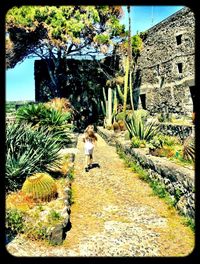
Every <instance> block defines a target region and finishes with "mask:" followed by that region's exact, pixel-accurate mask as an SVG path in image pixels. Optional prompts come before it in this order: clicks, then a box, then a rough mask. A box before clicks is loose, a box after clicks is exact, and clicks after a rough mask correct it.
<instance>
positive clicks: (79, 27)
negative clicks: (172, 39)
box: [5, 6, 195, 245]
mask: <svg viewBox="0 0 200 264" xmlns="http://www.w3.org/2000/svg"><path fill="white" fill-rule="evenodd" d="M129 9H130V8H129ZM129 9H128V10H129ZM108 11H109V13H108ZM129 11H130V10H129ZM129 11H128V13H129ZM47 13H48V15H47ZM108 14H109V15H108ZM121 15H122V9H121V8H120V7H119V6H116V7H106V6H102V7H101V6H97V7H84V6H82V7H81V6H79V7H76V8H75V9H74V7H63V6H61V7H37V6H35V7H33V6H30V7H22V8H21V9H20V8H17V7H16V8H13V9H11V10H10V12H8V14H7V31H8V33H9V34H8V35H9V37H8V38H7V39H6V46H7V57H6V59H7V67H8V68H9V67H10V68H12V67H14V66H15V65H16V64H17V63H18V60H23V59H24V58H26V57H28V56H29V55H30V54H37V55H38V54H39V57H40V59H41V61H42V63H43V62H44V65H45V66H44V68H42V67H43V66H41V65H42V64H41V65H39V64H37V63H36V64H37V67H35V76H36V80H37V84H36V95H37V96H38V98H37V99H40V100H36V101H34V102H20V103H19V102H18V103H17V102H13V103H10V104H7V105H6V142H5V144H6V171H5V191H6V240H7V241H6V242H7V243H9V241H11V240H12V239H13V238H14V237H15V236H17V234H23V235H24V236H25V237H26V238H27V239H30V240H43V241H45V243H46V242H47V241H48V242H49V243H50V244H51V245H60V244H61V243H62V242H63V240H64V239H65V237H66V232H67V231H68V230H70V227H71V223H70V207H71V205H72V204H73V202H74V200H73V179H74V177H75V176H76V175H74V159H75V154H74V152H73V150H72V148H76V144H77V138H78V135H80V134H82V133H83V131H84V129H85V127H86V126H87V125H88V124H90V123H92V124H93V125H94V126H95V130H96V131H97V132H98V133H99V135H100V136H102V137H103V134H104V135H106V137H107V138H109V141H110V143H111V144H113V145H114V146H116V145H117V144H118V145H120V144H121V143H123V144H124V146H125V147H124V149H123V151H124V152H127V153H125V154H127V156H131V158H132V157H136V158H135V161H134V162H135V166H137V165H138V161H137V157H139V158H140V159H141V160H142V162H141V163H146V164H148V168H147V169H148V173H149V174H152V175H153V176H152V177H154V176H155V175H156V176H155V177H157V178H159V177H160V178H162V177H163V179H162V180H163V181H168V178H167V177H166V178H165V173H166V171H167V170H168V167H167V166H168V164H169V168H170V170H169V171H170V172H169V175H168V176H169V178H170V177H171V181H172V182H176V180H177V178H176V176H177V175H175V176H174V174H173V173H174V171H172V168H173V164H175V167H176V168H181V169H182V168H184V169H186V170H188V171H189V174H190V173H191V172H192V174H194V170H195V131H194V129H195V125H194V119H192V116H187V115H185V116H184V115H179V114H177V113H175V114H174V113H168V112H164V111H163V112H162V113H161V112H157V113H156V114H155V113H152V111H149V110H148V107H147V109H145V107H144V109H143V108H142V106H141V104H140V103H139V98H140V94H139V89H136V88H137V87H139V86H140V81H141V80H140V77H141V76H140V73H138V65H137V61H138V58H139V56H140V53H141V52H142V49H143V41H144V40H145V37H146V34H145V32H143V33H140V34H136V35H134V36H131V32H130V28H129V31H127V32H126V31H125V28H124V26H122V25H121V24H120V23H119V18H120V17H121ZM129 15H130V13H129ZM25 17H26V18H25ZM41 21H42V23H41ZM129 23H130V22H129ZM129 26H130V25H129ZM16 28H17V29H18V31H19V32H18V33H19V35H17V36H20V37H19V38H18V37H15V33H16V32H15V30H16ZM29 37H30V38H29ZM24 39H26V40H27V39H28V40H27V42H26V47H25V46H24V42H23V40H24ZM118 39H120V41H119V42H118V43H117V40H118ZM29 41H30V42H29ZM31 41H32V42H31ZM66 43H67V45H66ZM88 46H89V48H88V50H87V49H86V47H88ZM111 48H112V49H111ZM110 49H111V50H112V52H111V53H110ZM21 52H22V53H21ZM76 52H77V53H76ZM82 52H83V53H82ZM90 52H91V54H90ZM94 53H95V54H98V55H101V56H103V59H102V60H99V59H96V57H95V56H94ZM13 54H14V55H13ZM86 54H90V55H88V56H89V57H90V60H89V61H90V63H88V58H87V59H83V58H85V57H82V58H81V59H80V60H78V59H77V58H76V60H75V59H74V61H73V60H72V61H70V59H71V57H72V58H75V57H76V56H77V57H78V56H82V55H84V56H86ZM111 55H112V56H111ZM19 58H20V59H19ZM66 58H67V59H66ZM107 58H108V60H107ZM41 61H40V62H41ZM92 62H93V63H92ZM38 65H39V66H38ZM40 67H41V68H40ZM70 67H71V68H70ZM73 67H74V68H73ZM84 67H85V68H84ZM43 70H44V72H43ZM43 73H45V74H43ZM38 76H39V77H38ZM41 76H42V77H41ZM37 78H41V79H39V80H40V82H39V81H38V79H37ZM155 100H156V99H155ZM193 115H194V113H193ZM193 117H194V116H193ZM102 131H103V132H102ZM117 142H118V143H117ZM126 144H127V145H128V148H127V149H126ZM138 153H139V154H138ZM140 153H142V154H141V156H140ZM121 154H122V153H121ZM134 155H135V156H134ZM141 157H142V158H141ZM152 157H153V159H152V160H155V161H156V162H157V160H158V159H159V162H160V164H161V169H160V167H159V166H160V165H159V166H157V164H156V166H155V164H154V163H153V162H152V161H151V158H152ZM147 158H148V159H150V161H149V160H147ZM149 164H150V165H149ZM166 164H167V165H166ZM178 166H179V167H178ZM153 167H156V169H157V167H159V170H158V171H161V173H160V175H161V176H160V175H158V173H157V171H156V173H157V174H156V173H154V172H152V171H153V170H152V168H153ZM162 167H163V168H164V167H166V168H165V171H164V172H163V171H162ZM181 169H180V170H181ZM188 171H187V172H188ZM140 172H141V171H140ZM145 173H147V172H145ZM170 173H171V174H172V175H171V174H170ZM141 174H142V172H141ZM154 174H155V175H154ZM163 175H164V176H163ZM183 175H184V172H183ZM177 177H178V176H177ZM181 177H182V175H181ZM160 178H159V179H160ZM183 180H185V182H186V183H185V182H184V184H185V186H184V188H185V189H187V190H186V191H185V189H184V188H182V179H181V180H180V181H178V184H177V185H176V184H175V183H174V185H173V184H172V185H173V186H172V185H171V183H170V189H173V191H172V192H171V194H172V196H173V195H174V193H175V194H176V197H175V198H176V199H177V200H176V203H177V204H178V203H179V204H180V203H181V202H182V203H184V199H186V200H187V201H186V203H185V204H184V206H185V207H184V208H186V209H184V210H185V212H186V214H187V207H188V204H189V203H191V204H192V206H193V202H194V199H193V196H192V195H193V194H194V192H195V188H194V177H193V178H192V180H191V179H189V180H188V179H185V178H184V179H183ZM191 182H192V184H191ZM188 190H189V191H188ZM191 193H192V194H191ZM184 195H185V196H184ZM191 196H192V198H191ZM185 197H186V198H185ZM182 198H183V199H182ZM190 199H192V202H191V200H190ZM193 209H194V208H192V213H191V215H189V216H191V217H194V213H193V211H194V210H193Z"/></svg>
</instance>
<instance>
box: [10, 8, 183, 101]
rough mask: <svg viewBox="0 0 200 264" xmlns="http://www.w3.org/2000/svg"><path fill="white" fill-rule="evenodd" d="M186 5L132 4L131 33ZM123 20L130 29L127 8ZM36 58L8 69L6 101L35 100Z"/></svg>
mask: <svg viewBox="0 0 200 264" xmlns="http://www.w3.org/2000/svg"><path fill="white" fill-rule="evenodd" d="M183 7H184V6H175V5H173V6H167V5H161V6H151V5H149V6H131V9H130V13H131V33H132V35H135V34H136V33H137V32H142V31H145V30H147V29H149V28H151V27H152V26H154V25H156V24H157V23H159V22H160V21H162V20H163V19H165V18H167V17H169V16H170V15H172V14H174V13H175V12H177V11H178V10H180V9H182V8H183ZM123 9H124V17H123V18H122V19H121V22H122V23H123V24H125V25H126V29H128V16H127V8H126V7H123ZM34 60H35V58H34V59H31V58H30V59H26V60H24V61H23V62H22V63H19V64H17V65H16V66H15V67H14V69H8V70H6V87H5V94H6V101H24V100H30V101H34V100H35V80H34Z"/></svg>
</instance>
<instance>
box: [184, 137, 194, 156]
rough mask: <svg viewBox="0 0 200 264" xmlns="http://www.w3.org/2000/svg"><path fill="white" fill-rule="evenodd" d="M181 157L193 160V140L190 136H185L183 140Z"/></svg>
mask: <svg viewBox="0 0 200 264" xmlns="http://www.w3.org/2000/svg"><path fill="white" fill-rule="evenodd" d="M183 158H184V159H186V160H192V161H194V160H195V142H194V137H192V136H189V137H187V138H186V140H185V141H184V144H183Z"/></svg>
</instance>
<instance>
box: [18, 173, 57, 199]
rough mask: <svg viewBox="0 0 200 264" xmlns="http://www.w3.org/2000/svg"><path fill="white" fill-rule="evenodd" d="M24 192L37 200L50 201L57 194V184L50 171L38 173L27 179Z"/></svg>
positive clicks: (23, 187)
mask: <svg viewBox="0 0 200 264" xmlns="http://www.w3.org/2000/svg"><path fill="white" fill-rule="evenodd" d="M22 192H23V193H25V194H27V195H29V196H30V197H32V198H33V199H34V200H35V201H50V200H51V199H53V198H55V197H56V195H57V186H56V183H55V180H54V179H53V178H52V177H51V176H50V175H49V174H48V173H36V174H33V175H32V176H29V177H28V178H27V179H26V180H25V182H24V184H23V186H22Z"/></svg>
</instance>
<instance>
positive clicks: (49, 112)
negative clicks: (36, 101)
mask: <svg viewBox="0 0 200 264" xmlns="http://www.w3.org/2000/svg"><path fill="white" fill-rule="evenodd" d="M70 118H71V113H70V112H66V113H62V112H60V111H57V110H55V109H52V108H49V109H48V108H46V110H45V111H44V112H43V116H42V117H41V120H40V124H41V125H46V126H49V127H51V126H53V127H56V126H63V125H65V124H66V123H67V122H68V121H69V120H70Z"/></svg>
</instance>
